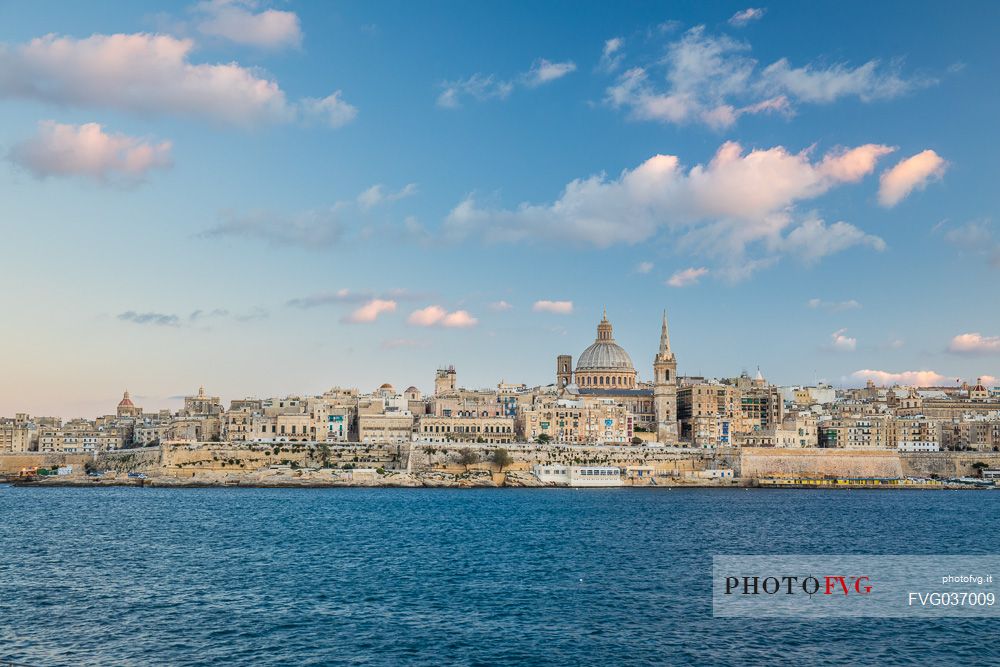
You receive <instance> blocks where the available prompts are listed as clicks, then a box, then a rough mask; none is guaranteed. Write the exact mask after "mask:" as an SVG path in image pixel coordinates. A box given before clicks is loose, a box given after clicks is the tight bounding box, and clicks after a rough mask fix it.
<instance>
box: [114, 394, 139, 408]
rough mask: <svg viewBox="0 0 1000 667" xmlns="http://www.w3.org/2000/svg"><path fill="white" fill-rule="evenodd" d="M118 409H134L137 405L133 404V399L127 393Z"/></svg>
mask: <svg viewBox="0 0 1000 667" xmlns="http://www.w3.org/2000/svg"><path fill="white" fill-rule="evenodd" d="M118 407H119V408H134V407H135V404H134V403H133V402H132V399H131V398H129V396H128V392H127V391H126V392H125V395H124V396H123V397H122V400H121V401H119V403H118Z"/></svg>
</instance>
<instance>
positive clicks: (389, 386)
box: [379, 382, 396, 391]
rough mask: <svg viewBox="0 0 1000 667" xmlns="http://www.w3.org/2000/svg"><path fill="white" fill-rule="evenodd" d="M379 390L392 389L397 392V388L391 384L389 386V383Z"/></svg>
mask: <svg viewBox="0 0 1000 667" xmlns="http://www.w3.org/2000/svg"><path fill="white" fill-rule="evenodd" d="M379 389H391V390H392V391H395V390H396V388H395V387H393V386H392V385H391V384H389V383H388V382H386V383H385V384H383V385H382V386H381V387H379Z"/></svg>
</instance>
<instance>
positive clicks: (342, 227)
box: [201, 183, 426, 248]
mask: <svg viewBox="0 0 1000 667" xmlns="http://www.w3.org/2000/svg"><path fill="white" fill-rule="evenodd" d="M416 192H417V186H416V184H415V183H409V184H407V185H406V186H404V187H403V188H402V189H400V190H397V191H395V192H392V191H387V190H386V189H385V186H383V185H382V184H376V185H373V186H371V187H370V188H368V189H367V190H365V191H363V192H361V193H359V194H358V195H357V197H355V198H354V199H344V200H340V201H336V202H334V203H333V205H332V206H330V207H328V208H325V209H312V210H308V211H304V212H301V213H292V214H288V213H280V212H273V211H260V210H258V211H251V212H249V213H235V212H232V211H226V212H223V213H222V214H221V215H220V221H219V222H218V223H217V224H216V225H214V226H213V227H211V228H209V229H207V230H205V231H204V232H202V234H201V236H202V237H204V238H223V237H243V238H251V239H261V240H264V241H268V242H270V243H272V244H274V245H298V246H303V247H306V248H322V247H329V246H332V245H334V244H336V243H337V242H339V241H341V240H342V239H343V238H344V237H345V236H346V235H347V233H348V232H349V231H351V232H354V234H353V237H352V238H355V239H366V238H369V237H371V236H373V235H375V234H376V233H377V232H379V231H381V229H380V228H378V227H374V226H372V225H371V224H370V222H371V216H370V215H369V213H370V212H371V210H372V209H373V208H375V207H377V206H379V205H381V204H384V203H387V202H393V201H398V200H400V199H403V198H405V197H409V196H412V195H413V194H415V193H416ZM403 231H404V232H405V234H406V235H407V236H408V237H409V238H411V239H415V240H423V237H425V236H426V230H423V228H422V226H421V225H420V223H419V222H418V221H417V220H416V219H414V218H412V217H408V218H406V219H405V220H404V221H403ZM393 233H394V234H398V233H399V229H398V227H397V228H394V230H393Z"/></svg>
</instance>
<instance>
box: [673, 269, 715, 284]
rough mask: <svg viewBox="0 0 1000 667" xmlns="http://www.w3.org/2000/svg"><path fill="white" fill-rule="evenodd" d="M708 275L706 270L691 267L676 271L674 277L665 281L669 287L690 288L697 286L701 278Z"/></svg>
mask: <svg viewBox="0 0 1000 667" xmlns="http://www.w3.org/2000/svg"><path fill="white" fill-rule="evenodd" d="M707 273H708V269H706V268H705V267H703V266H702V267H698V268H695V267H691V268H688V269H683V270H681V271H677V272H676V273H674V275H672V276H670V278H668V279H667V285H669V286H670V287H690V286H691V285H697V284H698V281H699V280H701V277H702V276H704V275H705V274H707Z"/></svg>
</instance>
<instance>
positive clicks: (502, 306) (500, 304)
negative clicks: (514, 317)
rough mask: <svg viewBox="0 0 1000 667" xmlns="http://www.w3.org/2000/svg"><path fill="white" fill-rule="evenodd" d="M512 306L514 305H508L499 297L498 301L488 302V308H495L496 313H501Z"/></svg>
mask: <svg viewBox="0 0 1000 667" xmlns="http://www.w3.org/2000/svg"><path fill="white" fill-rule="evenodd" d="M513 307H514V306H512V305H510V304H509V303H507V302H506V301H504V300H503V299H501V300H500V301H494V302H493V303H491V304H490V310H495V311H497V312H498V313H502V312H504V311H505V310H510V309H511V308H513Z"/></svg>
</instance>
